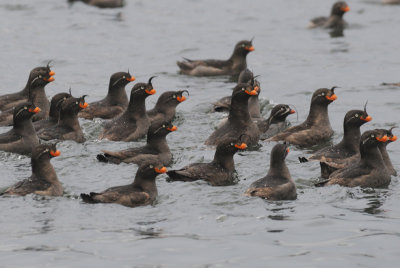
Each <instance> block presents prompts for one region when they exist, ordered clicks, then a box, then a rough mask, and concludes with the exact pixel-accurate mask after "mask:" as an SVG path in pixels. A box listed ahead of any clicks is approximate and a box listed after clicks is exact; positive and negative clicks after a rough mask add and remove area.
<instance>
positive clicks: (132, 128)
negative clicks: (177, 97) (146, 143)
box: [99, 76, 156, 141]
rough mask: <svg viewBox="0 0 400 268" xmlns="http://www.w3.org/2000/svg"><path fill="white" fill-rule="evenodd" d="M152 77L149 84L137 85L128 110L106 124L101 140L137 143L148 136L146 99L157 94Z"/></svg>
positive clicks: (148, 124)
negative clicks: (136, 141)
mask: <svg viewBox="0 0 400 268" xmlns="http://www.w3.org/2000/svg"><path fill="white" fill-rule="evenodd" d="M154 77H155V76H152V77H150V79H149V81H148V82H147V83H137V84H136V85H134V86H133V88H132V90H131V98H130V101H129V105H128V108H127V109H126V111H125V112H124V113H123V114H121V115H120V116H118V117H116V118H114V119H112V120H111V121H109V122H107V123H106V124H105V127H104V130H103V132H102V133H101V134H100V137H99V138H100V139H109V140H111V141H135V140H138V139H141V138H143V137H144V136H146V134H147V131H148V130H149V127H150V120H149V117H148V116H147V113H146V102H145V101H146V98H147V97H148V96H150V95H153V94H155V93H156V90H155V89H154V88H153V85H152V83H151V80H152V79H153V78H154Z"/></svg>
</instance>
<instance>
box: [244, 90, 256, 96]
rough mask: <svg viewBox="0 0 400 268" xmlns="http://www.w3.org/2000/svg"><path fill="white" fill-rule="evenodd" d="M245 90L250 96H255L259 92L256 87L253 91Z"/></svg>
mask: <svg viewBox="0 0 400 268" xmlns="http://www.w3.org/2000/svg"><path fill="white" fill-rule="evenodd" d="M244 92H246V93H247V94H249V95H250V96H255V95H257V94H258V92H257V90H254V89H253V90H252V91H248V90H245V91H244Z"/></svg>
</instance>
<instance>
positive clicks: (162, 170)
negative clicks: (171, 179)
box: [154, 167, 167, 174]
mask: <svg viewBox="0 0 400 268" xmlns="http://www.w3.org/2000/svg"><path fill="white" fill-rule="evenodd" d="M154 170H155V171H156V172H157V173H160V174H162V173H165V172H167V168H166V167H162V168H154Z"/></svg>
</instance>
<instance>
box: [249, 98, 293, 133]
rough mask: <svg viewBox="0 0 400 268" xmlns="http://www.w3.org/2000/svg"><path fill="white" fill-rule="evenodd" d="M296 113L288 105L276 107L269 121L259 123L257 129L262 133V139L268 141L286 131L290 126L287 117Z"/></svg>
mask: <svg viewBox="0 0 400 268" xmlns="http://www.w3.org/2000/svg"><path fill="white" fill-rule="evenodd" d="M295 112H296V111H295V110H293V109H291V108H290V107H289V105H287V104H277V105H275V106H274V108H272V110H271V113H270V115H269V117H268V118H267V119H262V120H258V121H257V127H258V130H259V131H260V133H261V139H262V140H263V139H268V138H270V137H272V136H274V135H277V134H278V133H280V132H282V131H283V130H285V129H286V128H287V126H288V123H287V122H286V117H288V116H289V115H290V114H294V113H295Z"/></svg>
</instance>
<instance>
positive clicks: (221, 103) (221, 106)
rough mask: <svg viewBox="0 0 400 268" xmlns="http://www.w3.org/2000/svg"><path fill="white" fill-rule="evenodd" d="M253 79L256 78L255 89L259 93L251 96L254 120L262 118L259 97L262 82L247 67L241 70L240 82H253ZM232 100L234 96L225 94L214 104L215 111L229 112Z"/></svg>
mask: <svg viewBox="0 0 400 268" xmlns="http://www.w3.org/2000/svg"><path fill="white" fill-rule="evenodd" d="M252 80H254V90H256V91H257V92H258V94H257V95H254V96H250V98H249V113H250V117H251V118H252V120H261V112H260V101H259V99H258V96H259V95H260V93H261V86H260V82H259V81H258V80H257V79H255V77H254V75H253V72H252V71H250V70H249V69H247V68H246V69H244V70H243V71H242V72H240V75H239V79H238V84H241V83H251V81H252ZM231 102H232V96H225V97H223V98H221V99H219V100H218V101H216V102H215V103H214V104H213V111H214V112H229V109H230V107H231Z"/></svg>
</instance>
